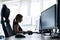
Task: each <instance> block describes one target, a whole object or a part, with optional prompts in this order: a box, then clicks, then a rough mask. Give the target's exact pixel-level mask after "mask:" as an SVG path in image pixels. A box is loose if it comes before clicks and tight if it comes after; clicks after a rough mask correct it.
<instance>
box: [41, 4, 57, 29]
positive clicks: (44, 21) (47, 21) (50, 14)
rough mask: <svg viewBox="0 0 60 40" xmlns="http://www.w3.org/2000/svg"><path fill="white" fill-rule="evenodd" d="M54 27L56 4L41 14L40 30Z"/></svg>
mask: <svg viewBox="0 0 60 40" xmlns="http://www.w3.org/2000/svg"><path fill="white" fill-rule="evenodd" d="M55 27H56V4H54V5H53V6H51V7H50V8H48V9H46V10H45V11H43V12H42V13H41V29H53V28H55Z"/></svg>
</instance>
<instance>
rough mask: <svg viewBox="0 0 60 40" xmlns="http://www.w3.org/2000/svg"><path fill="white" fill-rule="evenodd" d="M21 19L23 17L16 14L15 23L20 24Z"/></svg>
mask: <svg viewBox="0 0 60 40" xmlns="http://www.w3.org/2000/svg"><path fill="white" fill-rule="evenodd" d="M22 18H23V16H22V15H21V14H17V15H16V17H15V19H16V21H17V22H21V21H22Z"/></svg>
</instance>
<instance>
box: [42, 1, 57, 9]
mask: <svg viewBox="0 0 60 40" xmlns="http://www.w3.org/2000/svg"><path fill="white" fill-rule="evenodd" d="M56 3H57V0H43V10H45V9H47V8H49V7H51V6H52V5H54V4H56Z"/></svg>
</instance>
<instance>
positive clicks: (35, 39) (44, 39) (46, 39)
mask: <svg viewBox="0 0 60 40" xmlns="http://www.w3.org/2000/svg"><path fill="white" fill-rule="evenodd" d="M25 36H26V38H15V36H11V37H9V38H5V39H1V40H60V39H51V38H50V36H44V35H41V34H32V35H28V34H26V35H25Z"/></svg>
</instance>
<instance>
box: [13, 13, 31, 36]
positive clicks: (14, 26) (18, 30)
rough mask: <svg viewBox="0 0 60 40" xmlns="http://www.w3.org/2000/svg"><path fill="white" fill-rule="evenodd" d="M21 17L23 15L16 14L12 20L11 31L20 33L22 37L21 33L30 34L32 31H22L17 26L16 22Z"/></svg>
mask: <svg viewBox="0 0 60 40" xmlns="http://www.w3.org/2000/svg"><path fill="white" fill-rule="evenodd" d="M22 18H23V16H22V15H21V14H17V15H16V17H15V18H14V20H13V31H14V32H15V34H16V35H20V36H22V37H24V36H23V35H22V33H23V34H25V33H27V34H29V35H31V34H32V31H30V30H29V31H23V29H22V28H21V27H20V26H19V24H18V23H21V22H22Z"/></svg>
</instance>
